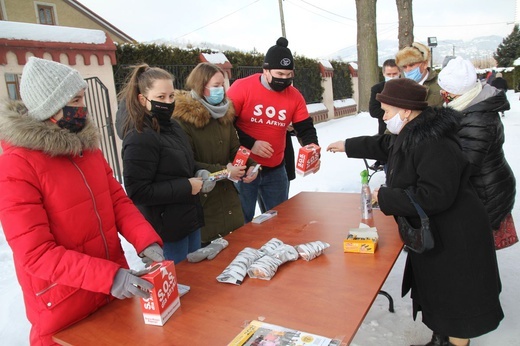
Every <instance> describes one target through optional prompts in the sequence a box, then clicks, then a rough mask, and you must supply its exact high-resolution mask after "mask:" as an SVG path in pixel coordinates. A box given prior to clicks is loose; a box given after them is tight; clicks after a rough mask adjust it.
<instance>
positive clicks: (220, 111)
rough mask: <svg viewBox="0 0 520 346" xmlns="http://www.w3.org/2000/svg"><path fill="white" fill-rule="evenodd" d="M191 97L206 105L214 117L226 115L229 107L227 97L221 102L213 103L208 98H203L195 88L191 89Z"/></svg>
mask: <svg viewBox="0 0 520 346" xmlns="http://www.w3.org/2000/svg"><path fill="white" fill-rule="evenodd" d="M191 97H193V98H194V99H195V100H197V101H199V102H200V103H202V105H203V106H204V107H206V109H207V110H208V111H209V114H211V117H212V118H213V119H219V118H222V117H223V116H224V115H226V113H227V111H228V109H229V101H228V99H227V98H226V97H224V100H223V101H222V102H220V103H219V104H218V105H212V104H210V103H208V102H207V101H206V100H204V99H203V98H201V97H200V96H199V95H198V94H197V93H196V92H195V91H194V90H192V91H191Z"/></svg>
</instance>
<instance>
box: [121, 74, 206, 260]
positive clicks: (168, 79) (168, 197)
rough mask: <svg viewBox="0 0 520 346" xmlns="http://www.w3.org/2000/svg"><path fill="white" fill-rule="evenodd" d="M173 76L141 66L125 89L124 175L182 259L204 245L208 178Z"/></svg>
mask: <svg viewBox="0 0 520 346" xmlns="http://www.w3.org/2000/svg"><path fill="white" fill-rule="evenodd" d="M174 92H175V90H174V88H173V76H172V75H171V74H170V73H169V72H167V71H165V70H163V69H160V68H157V67H149V66H148V65H147V64H141V65H138V66H135V67H134V69H133V71H132V73H131V74H130V76H129V79H128V81H127V83H126V85H125V86H124V88H123V90H122V91H121V93H120V98H121V99H122V100H125V114H121V113H120V114H119V117H120V118H121V119H122V121H120V122H119V124H121V125H122V126H123V129H122V130H121V132H122V135H123V149H122V156H123V177H124V184H125V189H126V192H127V193H128V196H129V197H130V198H131V199H132V201H134V203H135V204H136V206H137V207H138V208H139V210H140V211H141V212H142V213H143V215H144V216H145V217H146V219H147V220H148V221H149V222H150V223H151V224H152V225H153V227H154V229H155V230H156V232H157V233H158V234H159V235H160V236H161V238H162V240H163V242H164V256H165V257H166V259H169V260H173V261H174V262H175V263H179V262H181V261H183V260H185V259H186V256H187V254H188V253H191V252H193V251H196V250H197V249H199V248H200V245H201V244H200V228H201V227H202V226H204V214H203V209H202V205H201V203H200V197H199V192H200V190H201V189H202V186H203V181H202V178H200V177H194V176H195V173H196V172H197V170H198V169H199V167H198V166H197V164H196V162H195V159H194V157H193V150H192V148H191V146H190V142H189V140H188V137H187V136H186V134H185V133H184V131H183V130H182V128H181V127H180V125H179V124H178V122H177V121H176V120H173V119H172V114H173V110H174V108H175V102H174Z"/></svg>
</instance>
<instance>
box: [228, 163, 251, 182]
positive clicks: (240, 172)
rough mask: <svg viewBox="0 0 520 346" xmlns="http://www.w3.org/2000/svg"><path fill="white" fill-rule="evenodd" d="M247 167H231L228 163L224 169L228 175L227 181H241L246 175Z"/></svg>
mask: <svg viewBox="0 0 520 346" xmlns="http://www.w3.org/2000/svg"><path fill="white" fill-rule="evenodd" d="M246 168H247V166H233V164H232V163H231V162H230V163H228V164H227V166H226V169H227V171H228V174H229V179H231V180H234V181H237V180H240V179H242V177H243V176H244V175H245V174H246Z"/></svg>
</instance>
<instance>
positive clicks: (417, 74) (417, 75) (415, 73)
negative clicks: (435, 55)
mask: <svg viewBox="0 0 520 346" xmlns="http://www.w3.org/2000/svg"><path fill="white" fill-rule="evenodd" d="M404 76H405V77H406V78H408V79H411V80H414V81H416V82H417V83H418V82H420V81H421V79H422V77H423V75H422V73H421V69H420V66H417V67H416V68H414V69H413V70H411V71H409V72H406V71H405V72H404Z"/></svg>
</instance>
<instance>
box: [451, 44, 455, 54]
mask: <svg viewBox="0 0 520 346" xmlns="http://www.w3.org/2000/svg"><path fill="white" fill-rule="evenodd" d="M452 55H453V56H455V45H453V54H452Z"/></svg>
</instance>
